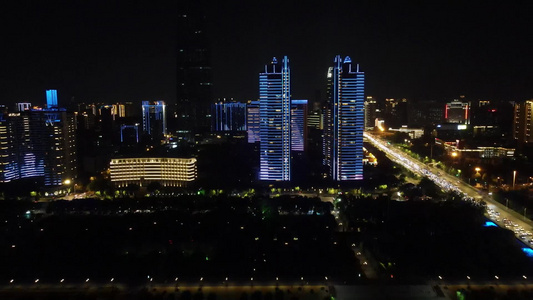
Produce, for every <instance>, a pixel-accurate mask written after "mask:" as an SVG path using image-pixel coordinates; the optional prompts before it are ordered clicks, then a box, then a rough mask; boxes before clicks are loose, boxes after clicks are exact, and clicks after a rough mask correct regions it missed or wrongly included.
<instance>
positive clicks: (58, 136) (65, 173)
mask: <svg viewBox="0 0 533 300" xmlns="http://www.w3.org/2000/svg"><path fill="white" fill-rule="evenodd" d="M75 126H76V125H75V121H74V116H73V115H71V114H69V113H67V112H66V110H65V109H62V108H57V107H56V108H37V107H35V108H32V109H30V110H28V111H23V112H15V113H9V114H8V115H7V116H6V115H4V117H3V120H2V121H1V122H0V139H2V140H3V142H4V144H3V145H5V147H0V152H5V153H3V154H4V155H7V156H5V158H6V159H5V160H4V161H1V164H2V165H1V166H0V168H2V170H1V171H0V181H3V182H9V181H12V180H17V179H22V178H30V177H43V179H44V184H45V185H47V186H58V185H62V184H63V183H64V182H65V180H67V179H68V180H72V179H73V178H75V177H76V175H77V174H76V169H77V168H76V157H77V155H76V136H75V129H76V128H75ZM2 137H3V138H2Z"/></svg>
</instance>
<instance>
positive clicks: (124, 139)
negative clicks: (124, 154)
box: [120, 123, 139, 145]
mask: <svg viewBox="0 0 533 300" xmlns="http://www.w3.org/2000/svg"><path fill="white" fill-rule="evenodd" d="M120 143H122V144H125V145H135V144H138V143H139V123H135V124H133V125H121V126H120Z"/></svg>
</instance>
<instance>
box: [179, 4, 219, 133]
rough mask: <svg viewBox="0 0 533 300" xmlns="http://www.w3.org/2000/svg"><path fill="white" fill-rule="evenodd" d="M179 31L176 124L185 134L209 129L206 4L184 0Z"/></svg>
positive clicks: (210, 97)
mask: <svg viewBox="0 0 533 300" xmlns="http://www.w3.org/2000/svg"><path fill="white" fill-rule="evenodd" d="M179 5H180V8H179V11H180V13H179V14H178V16H177V18H178V35H177V51H178V52H177V60H176V63H177V74H176V76H177V78H176V79H177V103H176V110H175V112H174V118H175V121H176V124H175V126H176V128H172V129H173V130H174V129H177V130H178V131H179V132H180V133H183V137H184V138H186V139H192V138H193V136H194V134H195V133H203V132H209V130H210V125H211V123H210V115H211V114H210V109H211V103H212V101H213V99H212V70H211V60H210V48H209V40H208V36H207V31H206V20H205V13H204V8H203V7H202V6H201V4H199V3H198V2H194V1H181V2H180V3H179Z"/></svg>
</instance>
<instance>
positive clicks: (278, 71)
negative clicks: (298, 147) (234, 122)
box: [259, 56, 291, 181]
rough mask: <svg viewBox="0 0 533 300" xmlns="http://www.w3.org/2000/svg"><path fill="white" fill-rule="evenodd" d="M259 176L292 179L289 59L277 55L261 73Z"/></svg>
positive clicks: (270, 178) (269, 179)
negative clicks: (280, 60)
mask: <svg viewBox="0 0 533 300" xmlns="http://www.w3.org/2000/svg"><path fill="white" fill-rule="evenodd" d="M259 116H260V118H261V120H260V127H259V128H260V129H259V131H260V139H261V141H260V172H259V179H260V180H267V181H290V180H291V81H290V68H289V59H288V58H287V56H285V57H284V58H283V60H282V62H281V64H279V63H278V61H277V59H276V58H275V57H274V58H273V59H272V62H271V63H270V64H269V65H265V71H264V72H263V73H259Z"/></svg>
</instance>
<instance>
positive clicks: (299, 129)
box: [291, 100, 307, 151]
mask: <svg viewBox="0 0 533 300" xmlns="http://www.w3.org/2000/svg"><path fill="white" fill-rule="evenodd" d="M306 144H307V100H291V150H292V151H305V149H306V148H307V147H306Z"/></svg>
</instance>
